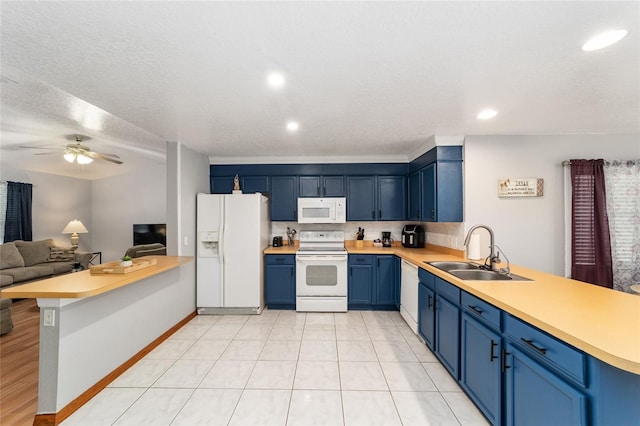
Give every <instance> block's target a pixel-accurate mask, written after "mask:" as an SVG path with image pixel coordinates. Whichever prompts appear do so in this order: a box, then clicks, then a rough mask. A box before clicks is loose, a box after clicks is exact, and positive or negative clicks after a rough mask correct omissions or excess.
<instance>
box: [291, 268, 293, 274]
mask: <svg viewBox="0 0 640 426" xmlns="http://www.w3.org/2000/svg"><path fill="white" fill-rule="evenodd" d="M291 276H293V268H291Z"/></svg>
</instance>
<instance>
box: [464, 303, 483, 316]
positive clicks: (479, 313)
mask: <svg viewBox="0 0 640 426" xmlns="http://www.w3.org/2000/svg"><path fill="white" fill-rule="evenodd" d="M467 306H468V307H469V308H470V309H471V310H472V311H473V312H475V313H476V314H478V315H482V312H483V311H482V309H479V308H476V307H475V306H471V305H467Z"/></svg>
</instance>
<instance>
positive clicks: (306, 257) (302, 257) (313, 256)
mask: <svg viewBox="0 0 640 426" xmlns="http://www.w3.org/2000/svg"><path fill="white" fill-rule="evenodd" d="M296 260H303V261H307V262H308V261H313V260H339V261H343V262H346V261H347V256H342V255H337V256H334V255H330V254H328V255H321V254H311V255H304V254H302V255H301V254H299V255H297V256H296Z"/></svg>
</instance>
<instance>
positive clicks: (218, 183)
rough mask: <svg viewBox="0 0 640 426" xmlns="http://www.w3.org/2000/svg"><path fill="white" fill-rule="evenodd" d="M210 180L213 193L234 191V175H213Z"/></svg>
mask: <svg viewBox="0 0 640 426" xmlns="http://www.w3.org/2000/svg"><path fill="white" fill-rule="evenodd" d="M210 182H211V193H212V194H231V191H233V176H212V177H211V178H210Z"/></svg>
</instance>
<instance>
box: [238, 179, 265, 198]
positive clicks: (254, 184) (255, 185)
mask: <svg viewBox="0 0 640 426" xmlns="http://www.w3.org/2000/svg"><path fill="white" fill-rule="evenodd" d="M240 189H242V192H243V193H244V194H254V193H256V192H259V193H261V194H267V193H269V192H270V191H269V176H243V177H242V179H241V183H240Z"/></svg>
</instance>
